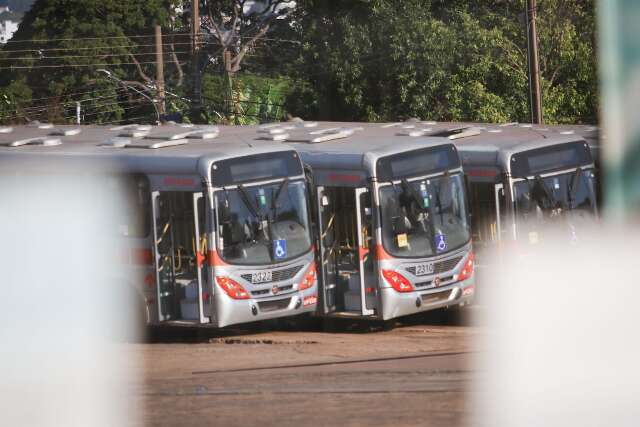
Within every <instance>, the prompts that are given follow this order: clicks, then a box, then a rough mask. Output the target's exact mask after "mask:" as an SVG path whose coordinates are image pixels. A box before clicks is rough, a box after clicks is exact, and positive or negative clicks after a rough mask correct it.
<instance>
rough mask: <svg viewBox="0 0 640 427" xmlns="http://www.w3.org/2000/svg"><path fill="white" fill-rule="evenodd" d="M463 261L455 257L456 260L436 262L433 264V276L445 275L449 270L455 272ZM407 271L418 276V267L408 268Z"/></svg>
mask: <svg viewBox="0 0 640 427" xmlns="http://www.w3.org/2000/svg"><path fill="white" fill-rule="evenodd" d="M461 260H462V257H461V256H459V257H455V258H450V259H445V260H444V261H438V262H435V263H434V264H433V274H440V273H444V272H446V271H449V270H453V268H454V267H455V266H456V265H458V263H459V262H460V261H461ZM406 270H407V271H408V272H409V273H411V274H413V275H414V276H415V275H416V266H415V265H412V266H411V267H407V268H406Z"/></svg>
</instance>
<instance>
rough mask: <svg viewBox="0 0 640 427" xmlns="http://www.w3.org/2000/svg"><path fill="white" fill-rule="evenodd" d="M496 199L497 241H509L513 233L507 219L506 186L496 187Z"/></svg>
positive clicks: (496, 185) (500, 184) (499, 184)
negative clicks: (510, 234) (510, 233)
mask: <svg viewBox="0 0 640 427" xmlns="http://www.w3.org/2000/svg"><path fill="white" fill-rule="evenodd" d="M494 197H495V209H496V216H495V218H496V221H495V230H494V232H495V236H496V240H498V241H501V240H507V239H508V238H509V232H510V231H511V227H509V221H507V220H506V218H507V202H506V200H507V198H506V194H505V191H504V184H503V183H498V184H495V186H494Z"/></svg>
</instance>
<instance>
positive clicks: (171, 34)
mask: <svg viewBox="0 0 640 427" xmlns="http://www.w3.org/2000/svg"><path fill="white" fill-rule="evenodd" d="M190 35H191V33H170V34H165V35H163V37H173V36H190ZM145 37H151V38H153V37H155V34H149V35H129V36H127V35H123V36H104V37H83V36H77V37H73V38H54V39H29V40H8V41H7V42H6V43H25V42H31V43H47V42H52V41H74V40H113V39H134V38H145Z"/></svg>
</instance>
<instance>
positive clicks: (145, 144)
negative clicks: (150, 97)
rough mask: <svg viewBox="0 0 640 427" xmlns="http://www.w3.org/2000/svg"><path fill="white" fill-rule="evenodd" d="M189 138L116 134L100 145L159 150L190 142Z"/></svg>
mask: <svg viewBox="0 0 640 427" xmlns="http://www.w3.org/2000/svg"><path fill="white" fill-rule="evenodd" d="M188 143H189V141H188V140H187V139H184V138H183V139H134V138H125V137H122V136H116V137H113V138H109V139H107V140H106V141H105V142H103V143H102V144H99V145H98V146H99V147H110V148H145V149H150V150H157V149H158V148H167V147H175V146H178V145H185V144H188Z"/></svg>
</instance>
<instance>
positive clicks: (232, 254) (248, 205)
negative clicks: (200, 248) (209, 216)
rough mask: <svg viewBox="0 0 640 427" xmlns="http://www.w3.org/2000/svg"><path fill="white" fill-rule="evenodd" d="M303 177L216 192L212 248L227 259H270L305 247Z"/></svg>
mask: <svg viewBox="0 0 640 427" xmlns="http://www.w3.org/2000/svg"><path fill="white" fill-rule="evenodd" d="M306 195H307V193H306V186H305V183H304V181H303V180H299V181H289V180H288V179H284V180H281V181H279V182H275V183H270V184H266V185H254V186H242V185H240V186H237V187H235V188H233V189H225V190H221V191H218V192H217V193H216V205H217V219H218V226H217V230H218V252H219V254H220V256H221V257H222V259H223V260H225V261H226V262H228V263H231V264H245V265H263V264H274V263H278V262H283V261H287V260H290V259H292V258H295V257H298V256H300V255H302V254H304V253H306V252H307V251H309V250H310V249H311V230H310V227H309V212H308V207H307V196H306Z"/></svg>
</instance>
